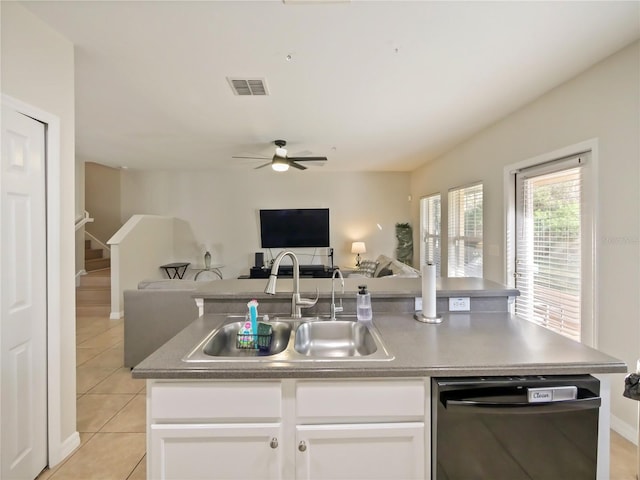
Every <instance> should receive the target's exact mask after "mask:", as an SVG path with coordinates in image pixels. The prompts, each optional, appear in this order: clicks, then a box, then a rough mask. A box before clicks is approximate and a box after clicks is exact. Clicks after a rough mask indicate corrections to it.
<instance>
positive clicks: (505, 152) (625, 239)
mask: <svg viewBox="0 0 640 480" xmlns="http://www.w3.org/2000/svg"><path fill="white" fill-rule="evenodd" d="M639 134H640V46H639V44H638V42H636V43H635V44H633V45H630V46H628V47H627V48H625V49H623V50H622V51H620V52H618V53H617V54H615V55H613V56H611V57H609V58H608V59H605V60H604V61H603V62H601V63H599V64H597V65H596V66H594V67H593V68H591V69H589V70H587V71H585V72H584V73H582V74H581V75H579V76H578V77H576V78H575V79H573V80H571V81H569V82H567V83H565V84H563V85H561V86H560V87H557V88H555V89H554V90H552V91H550V92H548V93H547V94H545V95H543V96H542V97H540V98H539V99H537V100H536V101H534V102H532V103H531V104H529V105H527V106H526V107H524V108H522V109H521V110H518V111H516V112H514V113H513V114H511V115H509V116H508V117H506V118H504V119H503V120H501V121H499V122H497V123H496V124H494V125H493V126H491V127H490V128H488V129H486V130H485V131H483V132H481V133H479V134H478V135H475V136H474V137H472V138H470V139H469V140H468V141H466V142H464V143H463V144H461V145H459V146H458V147H456V148H455V149H454V150H452V151H451V152H449V153H447V154H446V155H444V156H442V157H441V158H439V159H438V160H437V161H435V162H433V163H430V164H428V165H425V166H423V167H422V168H420V169H418V170H416V171H415V172H414V173H413V174H412V176H411V192H412V194H413V199H414V201H413V203H412V218H413V223H414V224H415V225H418V220H419V198H420V197H421V196H424V195H428V194H431V193H434V192H441V194H442V195H443V197H442V198H443V201H446V194H447V190H448V189H449V188H451V187H455V186H458V185H464V184H467V183H471V182H474V181H482V182H483V183H484V212H485V213H484V226H485V228H484V240H485V249H484V275H485V277H486V278H488V279H491V280H495V281H499V282H503V283H504V282H505V280H506V279H505V278H504V275H505V266H504V261H505V260H504V252H503V245H504V235H505V225H504V221H503V212H504V208H503V198H504V196H503V195H504V193H503V168H504V166H506V165H510V164H513V163H516V162H519V161H522V160H527V159H529V158H533V157H535V156H537V155H540V154H543V153H547V152H552V151H555V150H558V149H561V148H563V147H566V146H568V145H573V144H576V143H579V142H582V141H585V140H589V139H592V138H596V139H597V140H598V146H599V167H598V168H599V178H598V189H599V198H598V206H599V210H600V217H599V226H598V228H597V236H596V237H597V238H596V241H597V243H598V247H597V259H596V262H597V268H598V272H597V274H596V276H597V292H598V294H597V300H596V301H597V313H596V318H597V322H598V324H599V334H598V338H597V345H598V348H599V349H600V350H602V351H604V352H606V353H608V354H610V355H613V356H615V357H618V358H621V359H623V360H624V361H625V362H627V365H629V366H630V368H631V369H634V368H635V364H636V359H637V358H639V357H640V318H639V312H640V294H639V293H640V215H639V213H638V212H639V211H640V193H639V192H640V144H639ZM443 216H444V212H443ZM490 249H493V250H494V252H493V253H494V255H491V254H489V253H488V251H489V250H490ZM622 377H623V376H622V375H618V376H616V378H615V379H614V381H613V383H612V392H613V395H612V402H611V404H612V412H613V415H614V416H615V417H617V418H614V419H613V422H612V423H613V424H614V425H615V422H616V421H617V420H621V421H622V422H623V425H622V428H623V429H624V428H627V427H628V428H631V429H635V428H637V425H638V421H637V407H638V406H637V402H633V401H631V400H627V399H625V398H623V397H622V387H623V384H622ZM621 433H623V434H624V433H625V432H621ZM627 436H628V435H627Z"/></svg>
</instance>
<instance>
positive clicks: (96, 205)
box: [84, 162, 122, 243]
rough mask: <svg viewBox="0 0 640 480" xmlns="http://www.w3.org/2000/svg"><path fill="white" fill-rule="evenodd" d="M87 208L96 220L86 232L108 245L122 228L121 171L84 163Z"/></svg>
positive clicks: (89, 224) (88, 225) (87, 226)
mask: <svg viewBox="0 0 640 480" xmlns="http://www.w3.org/2000/svg"><path fill="white" fill-rule="evenodd" d="M84 180H85V181H84V187H85V188H84V191H85V208H86V209H87V211H88V212H89V214H90V215H91V217H92V218H93V219H94V221H93V222H92V223H87V225H86V227H85V228H86V230H87V232H89V233H90V234H91V235H93V236H94V237H96V238H97V239H98V240H100V241H101V242H102V243H106V242H107V240H109V239H110V238H111V237H112V236H113V235H114V234H115V233H116V232H117V231H118V230H119V229H120V227H121V226H122V222H121V221H120V210H121V207H120V183H121V182H120V170H118V169H116V168H111V167H105V166H104V165H100V164H98V163H93V162H84Z"/></svg>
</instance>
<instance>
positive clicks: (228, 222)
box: [121, 166, 410, 278]
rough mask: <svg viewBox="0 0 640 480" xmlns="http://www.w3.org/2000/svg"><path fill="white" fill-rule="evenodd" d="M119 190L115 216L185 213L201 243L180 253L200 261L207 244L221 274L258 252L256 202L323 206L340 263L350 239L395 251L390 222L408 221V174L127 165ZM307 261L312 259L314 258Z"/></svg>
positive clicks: (244, 270)
mask: <svg viewBox="0 0 640 480" xmlns="http://www.w3.org/2000/svg"><path fill="white" fill-rule="evenodd" d="M121 191H122V208H123V212H122V220H123V221H126V220H127V219H128V218H129V217H130V216H131V215H134V214H155V215H165V216H173V217H177V218H180V219H182V220H185V221H186V222H188V223H189V224H190V225H191V228H192V230H193V236H194V237H195V239H196V241H197V242H198V243H200V244H202V246H201V247H200V248H199V249H198V248H195V250H194V253H193V255H194V256H195V257H194V258H185V259H184V260H187V261H193V262H196V263H199V264H200V265H202V264H203V263H204V261H203V260H202V255H204V252H205V248H208V249H210V251H211V253H212V255H213V259H212V261H213V263H222V264H224V265H225V267H224V268H223V270H222V272H223V274H224V276H225V278H233V277H237V276H238V275H242V274H248V273H249V267H250V266H252V265H253V264H254V253H255V252H258V251H263V250H261V248H260V234H259V221H258V210H259V209H261V208H317V207H319V208H329V209H330V235H331V245H332V246H333V248H334V263H335V264H336V265H339V266H343V267H345V266H351V267H352V266H353V265H354V264H355V255H353V254H351V253H350V248H351V242H352V241H354V240H362V241H364V242H366V245H367V253H366V254H365V255H364V256H363V258H372V259H374V258H375V257H377V256H378V255H379V254H381V253H384V254H386V255H389V256H394V257H395V253H394V252H395V247H396V239H395V224H396V223H398V222H407V221H409V216H410V208H409V207H410V203H409V201H408V191H409V174H408V173H346V174H345V173H329V172H318V171H314V170H313V167H311V168H310V169H309V170H306V171H304V172H298V171H289V172H286V173H280V174H278V173H275V172H273V171H270V170H268V169H266V168H265V169H262V170H257V171H256V170H252V169H251V167H249V166H247V167H246V168H244V169H238V170H233V171H218V170H193V171H132V170H127V171H125V172H123V173H122V190H121ZM377 224H380V226H381V228H382V229H381V230H380V229H379V228H378V227H377ZM205 246H206V247H205ZM322 250H324V249H322ZM295 251H296V252H300V253H311V252H312V251H313V250H312V249H296V250H295ZM272 253H273V255H276V254H277V252H276V251H275V250H274V251H273V252H272ZM311 260H312V257H311V256H308V255H302V256H301V257H300V263H302V264H306V263H312V262H311ZM314 260H315V261H314V263H318V261H317V260H318V258H316V259H314ZM323 260H324V258H323ZM320 263H324V262H320Z"/></svg>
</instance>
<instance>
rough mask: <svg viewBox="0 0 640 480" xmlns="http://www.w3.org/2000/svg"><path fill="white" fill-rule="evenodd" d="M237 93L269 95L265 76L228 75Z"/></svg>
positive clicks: (234, 91) (243, 94) (232, 87)
mask: <svg viewBox="0 0 640 480" xmlns="http://www.w3.org/2000/svg"><path fill="white" fill-rule="evenodd" d="M227 80H228V81H229V85H231V89H232V90H233V93H234V94H235V95H242V96H245V95H269V92H268V90H267V84H266V83H265V81H264V78H231V77H227Z"/></svg>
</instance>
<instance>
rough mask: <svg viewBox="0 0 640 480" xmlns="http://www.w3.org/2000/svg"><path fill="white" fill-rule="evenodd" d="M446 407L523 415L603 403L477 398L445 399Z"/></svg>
mask: <svg viewBox="0 0 640 480" xmlns="http://www.w3.org/2000/svg"><path fill="white" fill-rule="evenodd" d="M443 403H444V407H445V408H446V409H447V410H456V411H462V410H469V411H471V410H473V411H474V412H478V410H482V413H489V414H491V413H496V414H502V413H509V414H516V415H517V414H522V415H537V414H540V413H560V412H570V411H575V410H589V409H592V408H600V405H601V403H602V401H601V399H600V397H590V398H581V399H578V400H563V401H561V402H544V403H528V402H517V403H505V402H479V401H476V400H449V399H443Z"/></svg>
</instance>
